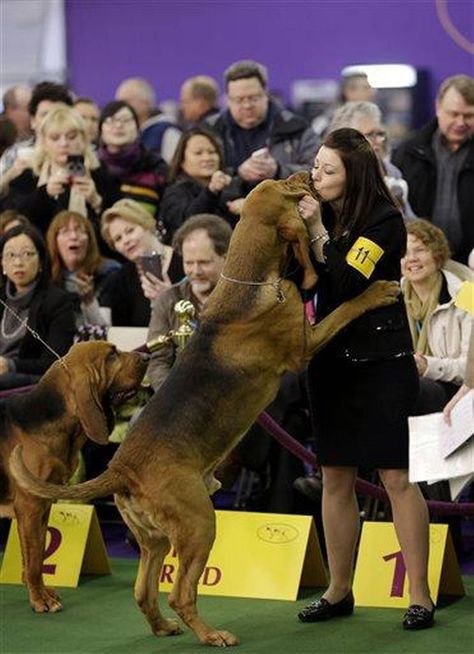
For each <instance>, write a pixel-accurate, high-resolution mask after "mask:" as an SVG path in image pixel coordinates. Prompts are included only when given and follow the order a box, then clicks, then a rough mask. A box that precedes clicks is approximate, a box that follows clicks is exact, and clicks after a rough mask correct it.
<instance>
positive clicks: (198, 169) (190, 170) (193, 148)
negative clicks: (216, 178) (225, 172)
mask: <svg viewBox="0 0 474 654" xmlns="http://www.w3.org/2000/svg"><path fill="white" fill-rule="evenodd" d="M219 163H220V162H219V154H218V152H217V150H216V148H215V147H214V145H213V144H212V142H211V141H210V140H209V139H208V138H207V137H206V136H201V135H200V134H196V135H195V136H191V138H190V139H189V141H188V142H187V143H186V148H185V150H184V159H183V163H182V164H181V168H182V169H183V170H184V172H185V173H186V174H187V175H189V176H190V177H195V178H197V179H206V180H207V179H210V178H211V177H212V175H213V174H214V173H215V172H216V170H219Z"/></svg>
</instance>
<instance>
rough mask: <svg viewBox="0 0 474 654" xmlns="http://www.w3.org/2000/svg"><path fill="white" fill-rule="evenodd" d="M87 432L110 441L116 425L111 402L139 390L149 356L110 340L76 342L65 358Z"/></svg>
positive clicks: (72, 388)
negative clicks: (122, 348)
mask: <svg viewBox="0 0 474 654" xmlns="http://www.w3.org/2000/svg"><path fill="white" fill-rule="evenodd" d="M63 361H64V364H65V365H66V368H67V372H68V376H69V377H70V381H71V391H72V394H73V395H74V398H75V400H76V407H77V413H78V418H79V420H80V422H81V424H82V427H83V429H84V431H85V433H86V434H87V436H88V437H89V438H90V439H91V440H93V441H96V442H97V443H107V439H108V436H109V434H110V432H111V430H112V429H113V422H114V420H113V412H112V410H111V405H114V406H118V405H119V404H122V403H123V402H125V401H126V400H128V399H130V397H132V396H133V395H134V394H135V393H136V391H137V390H138V388H139V386H140V383H141V381H142V379H143V376H144V374H145V371H146V365H147V364H146V360H145V358H144V357H143V356H142V355H141V354H139V353H138V352H120V351H119V350H117V348H116V347H115V346H114V345H112V344H111V343H107V342H106V341H89V342H86V343H76V345H73V346H72V347H71V349H70V350H69V352H68V354H67V355H66V356H65V357H64V359H63Z"/></svg>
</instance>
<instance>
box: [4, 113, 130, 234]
mask: <svg viewBox="0 0 474 654" xmlns="http://www.w3.org/2000/svg"><path fill="white" fill-rule="evenodd" d="M30 166H31V167H28V168H27V169H26V170H25V171H24V172H23V173H22V174H21V175H20V176H19V177H17V178H16V179H14V180H13V181H12V182H11V183H10V190H9V194H8V196H7V198H6V201H5V205H6V207H7V208H13V209H18V210H20V211H21V212H22V213H24V214H25V215H26V216H27V217H28V218H29V219H30V220H31V222H32V223H34V224H35V225H36V226H37V227H38V228H39V229H40V230H41V231H42V232H43V233H45V232H46V230H47V228H48V226H49V223H50V222H51V220H52V218H53V217H54V216H55V215H56V214H57V213H58V212H59V211H61V210H64V209H66V210H69V211H77V212H78V213H80V214H81V215H83V216H86V217H88V218H89V219H90V220H91V221H92V222H93V223H94V224H95V225H96V226H98V217H99V215H100V212H101V211H103V209H104V208H107V207H108V206H109V205H110V204H111V203H112V202H113V201H114V200H115V199H118V197H120V196H119V191H118V187H117V185H116V184H114V182H113V181H112V180H111V178H110V177H109V176H108V174H107V172H106V170H105V169H104V168H102V167H101V165H100V164H99V162H98V160H97V158H96V156H95V154H94V153H93V151H92V150H91V147H90V145H89V142H88V139H87V136H86V128H85V125H84V122H83V120H82V119H81V117H80V116H79V115H78V114H77V113H76V112H75V111H74V110H73V109H71V108H70V107H68V106H66V105H61V104H59V105H58V106H57V107H55V108H54V109H52V110H51V111H50V112H49V113H48V114H47V115H46V117H45V118H44V119H43V121H42V122H41V125H40V126H39V129H38V132H37V141H36V144H35V148H34V151H33V154H32V157H31V164H30Z"/></svg>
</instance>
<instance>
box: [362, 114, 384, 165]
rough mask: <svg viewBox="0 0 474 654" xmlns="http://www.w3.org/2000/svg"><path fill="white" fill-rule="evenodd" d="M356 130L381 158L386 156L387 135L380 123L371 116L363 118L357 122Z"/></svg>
mask: <svg viewBox="0 0 474 654" xmlns="http://www.w3.org/2000/svg"><path fill="white" fill-rule="evenodd" d="M356 129H357V130H359V132H361V134H363V135H364V136H365V138H366V139H367V140H368V142H369V143H370V145H371V146H372V148H373V149H374V151H375V153H376V154H377V155H378V156H379V157H383V156H384V155H385V143H386V141H387V133H386V131H385V130H384V128H383V127H382V125H381V124H380V123H379V122H378V121H376V120H374V119H373V118H371V117H370V116H363V117H362V118H360V119H359V121H358V122H357V125H356Z"/></svg>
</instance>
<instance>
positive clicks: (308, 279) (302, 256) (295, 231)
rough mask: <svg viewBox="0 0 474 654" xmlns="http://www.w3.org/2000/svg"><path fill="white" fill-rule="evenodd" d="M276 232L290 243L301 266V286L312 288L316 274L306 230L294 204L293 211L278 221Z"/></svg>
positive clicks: (315, 280)
mask: <svg viewBox="0 0 474 654" xmlns="http://www.w3.org/2000/svg"><path fill="white" fill-rule="evenodd" d="M278 234H279V236H280V238H281V239H283V240H284V241H289V242H290V243H291V244H292V246H293V252H294V253H295V256H296V258H297V259H298V263H299V264H300V265H301V267H302V268H303V271H304V276H303V282H302V288H312V287H313V286H314V285H315V284H316V282H317V280H318V276H317V274H316V271H315V269H314V267H313V264H312V263H311V259H310V257H309V236H308V232H307V231H306V227H305V226H304V223H303V220H302V219H301V218H300V216H298V214H297V212H296V206H295V209H294V213H293V212H292V213H291V214H289V212H288V213H287V214H286V216H285V219H284V220H283V221H281V222H280V224H279V226H278Z"/></svg>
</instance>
